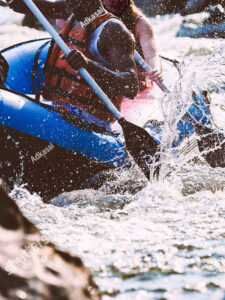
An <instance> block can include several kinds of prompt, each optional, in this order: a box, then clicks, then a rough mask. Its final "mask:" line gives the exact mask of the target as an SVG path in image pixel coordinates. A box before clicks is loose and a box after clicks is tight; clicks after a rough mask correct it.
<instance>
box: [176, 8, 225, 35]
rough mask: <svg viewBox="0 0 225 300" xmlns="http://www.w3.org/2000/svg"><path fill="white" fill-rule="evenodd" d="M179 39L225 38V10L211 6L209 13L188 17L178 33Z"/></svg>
mask: <svg viewBox="0 0 225 300" xmlns="http://www.w3.org/2000/svg"><path fill="white" fill-rule="evenodd" d="M177 36H178V37H192V38H199V37H208V38H225V10H224V8H223V7H222V6H221V5H216V6H211V7H210V8H209V9H208V11H207V12H204V13H199V14H194V15H192V16H191V17H186V18H185V19H184V21H183V23H182V25H181V27H180V29H179V31H178V32H177Z"/></svg>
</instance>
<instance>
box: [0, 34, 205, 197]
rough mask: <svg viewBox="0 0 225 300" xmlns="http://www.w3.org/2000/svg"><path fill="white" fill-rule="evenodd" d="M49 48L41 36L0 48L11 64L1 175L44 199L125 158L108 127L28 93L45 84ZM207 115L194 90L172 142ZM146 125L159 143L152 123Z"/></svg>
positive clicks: (4, 93)
mask: <svg viewBox="0 0 225 300" xmlns="http://www.w3.org/2000/svg"><path fill="white" fill-rule="evenodd" d="M49 47H50V39H41V40H34V41H29V42H24V43H21V44H18V45H15V46H13V47H10V48H8V49H5V50H3V51H2V52H1V55H2V56H3V57H4V59H5V60H6V61H7V62H8V65H9V69H8V73H7V78H6V81H5V84H4V87H2V88H1V89H0V124H1V127H0V139H1V144H2V145H3V147H1V152H0V157H1V174H0V176H1V177H2V178H3V179H4V180H5V181H6V182H7V184H8V185H10V184H11V185H13V184H14V183H15V181H17V182H19V183H25V184H27V187H28V189H30V190H31V191H35V192H37V193H39V194H40V195H41V196H42V197H43V199H49V198H50V197H53V196H55V195H57V194H59V193H61V192H62V191H69V190H73V189H77V188H80V186H81V184H82V183H83V182H84V181H85V180H86V179H88V178H90V177H91V176H93V175H95V174H96V173H98V172H101V171H102V170H107V169H110V168H115V167H121V166H123V165H124V164H125V163H126V161H127V153H126V150H125V148H124V146H123V142H122V140H121V137H120V136H118V135H117V134H115V133H114V132H112V131H111V130H103V129H102V127H100V126H96V125H94V124H90V123H88V122H85V120H81V119H79V118H77V117H76V118H73V117H71V118H69V117H68V116H66V115H63V114H59V113H58V112H56V111H54V109H53V108H52V107H49V106H47V105H44V104H42V103H38V102H37V101H36V100H35V99H34V97H30V96H29V95H37V94H39V91H40V89H41V86H42V85H43V81H44V73H43V69H44V66H45V62H46V59H47V55H48V51H49ZM170 64H171V63H170ZM171 68H173V71H174V69H175V67H174V66H172V65H171ZM176 72H177V71H176ZM131 101H132V100H131ZM209 114H210V112H209V109H208V107H207V105H206V103H205V101H204V99H203V97H202V96H201V94H198V93H196V92H195V93H194V97H193V104H192V105H191V106H190V108H189V110H188V112H187V114H186V115H185V116H184V117H183V118H182V120H181V121H179V122H178V124H177V132H178V138H177V139H176V140H174V142H173V147H176V146H178V145H179V144H180V143H181V142H182V141H183V139H184V138H185V137H187V136H189V135H190V134H191V133H193V132H194V124H195V123H196V122H197V123H199V124H201V125H207V124H208V123H209V122H210V121H209V119H208V118H207V116H208V115H209ZM149 129H150V131H151V132H152V134H153V137H154V138H155V140H156V141H157V142H158V143H160V137H159V136H158V135H157V128H156V126H155V125H154V123H152V124H151V125H150V126H149ZM154 132H156V134H154Z"/></svg>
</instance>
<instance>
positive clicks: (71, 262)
mask: <svg viewBox="0 0 225 300" xmlns="http://www.w3.org/2000/svg"><path fill="white" fill-rule="evenodd" d="M0 205H1V209H0V278H1V279H0V298H1V299H13V300H16V299H28V300H31V299H32V300H37V299H38V300H40V299H45V300H47V299H49V300H54V299H57V300H58V299H59V300H60V299H63V300H64V299H71V300H72V299H73V300H75V299H76V300H84V299H100V296H99V291H98V288H97V286H96V284H95V283H94V281H93V280H92V277H91V273H90V271H89V270H88V268H86V267H85V266H84V265H83V263H82V261H81V259H80V258H79V257H77V256H74V255H71V254H69V253H66V252H63V251H61V250H59V249H57V248H56V246H54V245H53V244H51V243H49V241H48V238H47V237H45V236H42V235H41V234H40V232H39V230H38V229H37V228H36V227H35V226H34V225H33V224H32V223H31V222H30V221H28V220H27V219H26V218H25V217H24V216H23V215H22V213H21V212H20V210H19V208H18V207H17V205H16V204H15V203H14V201H13V200H12V199H10V198H9V197H8V196H7V194H6V193H5V192H4V190H3V189H2V188H1V187H0Z"/></svg>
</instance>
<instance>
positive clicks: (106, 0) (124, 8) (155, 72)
mask: <svg viewBox="0 0 225 300" xmlns="http://www.w3.org/2000/svg"><path fill="white" fill-rule="evenodd" d="M102 2H103V5H104V7H105V8H106V9H107V10H108V11H109V12H111V13H113V14H114V15H115V16H117V17H119V18H120V19H121V20H122V21H123V23H124V24H125V25H126V26H127V28H128V29H129V30H130V31H131V32H132V33H133V35H134V37H135V44H136V46H135V48H136V50H137V51H138V52H139V54H140V55H141V56H142V57H143V58H144V59H145V61H146V62H147V63H148V64H149V66H150V67H151V68H152V71H151V73H150V74H145V73H144V72H141V69H139V68H138V73H139V78H140V89H142V88H141V87H142V85H143V84H142V83H141V78H142V77H143V76H144V75H148V77H149V79H151V80H152V81H155V82H162V80H163V78H162V67H161V60H160V57H159V54H158V50H157V46H156V41H155V36H154V30H153V27H152V25H151V22H150V21H149V19H148V18H147V17H146V16H145V15H144V14H143V12H142V11H141V10H140V9H139V8H138V7H137V6H136V5H135V4H134V2H133V0H102Z"/></svg>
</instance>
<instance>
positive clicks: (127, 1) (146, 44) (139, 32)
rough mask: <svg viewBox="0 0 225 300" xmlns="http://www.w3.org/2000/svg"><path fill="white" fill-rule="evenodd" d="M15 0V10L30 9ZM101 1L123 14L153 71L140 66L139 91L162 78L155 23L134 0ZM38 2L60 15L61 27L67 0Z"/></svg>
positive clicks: (42, 0)
mask: <svg viewBox="0 0 225 300" xmlns="http://www.w3.org/2000/svg"><path fill="white" fill-rule="evenodd" d="M13 2H14V3H13V4H11V7H12V8H13V9H14V10H16V11H17V12H22V13H27V14H28V13H29V10H28V9H27V8H26V7H25V5H24V3H23V2H21V1H15V0H14V1H13ZM102 2H103V5H104V7H105V8H106V9H107V10H108V12H110V13H112V14H114V15H115V16H116V17H118V18H120V19H121V20H122V21H123V23H124V24H125V25H126V26H127V28H128V29H129V30H130V32H132V33H133V36H134V37H135V44H136V46H135V47H136V50H137V51H138V52H139V53H140V54H141V56H142V57H143V58H144V59H145V60H146V62H147V63H148V64H149V66H150V67H151V68H152V69H153V70H152V71H151V73H150V74H146V73H145V72H143V70H142V69H141V68H140V67H139V66H137V69H138V77H139V89H140V91H142V90H145V89H147V88H148V87H150V86H151V81H155V82H161V81H162V80H163V78H162V68H161V60H160V57H159V54H158V50H157V46H156V41H155V37H154V31H153V27H152V25H151V23H150V21H149V19H148V18H147V17H146V16H145V15H144V14H143V12H142V11H141V10H140V9H139V8H137V6H136V5H135V4H134V2H133V0H102ZM35 3H36V4H37V5H38V7H39V8H40V9H41V11H42V12H45V14H47V13H49V15H51V17H52V18H55V19H57V21H56V24H57V25H58V26H59V27H62V26H63V24H64V20H65V19H67V17H68V16H69V11H68V7H67V5H66V0H55V1H49V0H35ZM88 20H90V16H88V17H87V18H86V19H84V21H86V22H88Z"/></svg>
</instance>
